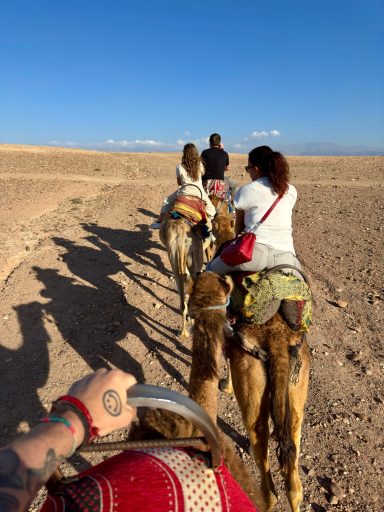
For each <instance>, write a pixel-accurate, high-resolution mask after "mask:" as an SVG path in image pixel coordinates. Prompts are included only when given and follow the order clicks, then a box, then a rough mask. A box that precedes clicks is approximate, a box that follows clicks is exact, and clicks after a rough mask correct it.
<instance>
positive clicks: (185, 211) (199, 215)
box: [172, 194, 207, 224]
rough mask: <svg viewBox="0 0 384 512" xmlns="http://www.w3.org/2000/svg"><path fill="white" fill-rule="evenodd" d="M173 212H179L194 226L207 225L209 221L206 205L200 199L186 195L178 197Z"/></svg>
mask: <svg viewBox="0 0 384 512" xmlns="http://www.w3.org/2000/svg"><path fill="white" fill-rule="evenodd" d="M172 211H175V212H177V213H178V214H179V215H181V216H182V217H185V218H186V219H188V220H189V221H191V222H193V223H194V224H198V223H199V222H202V223H205V222H206V220H207V214H206V211H205V203H204V201H203V200H202V199H200V198H198V197H194V196H189V195H185V194H182V195H179V196H177V198H176V201H175V204H174V206H173V209H172Z"/></svg>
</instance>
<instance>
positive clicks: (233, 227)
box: [231, 219, 235, 229]
mask: <svg viewBox="0 0 384 512" xmlns="http://www.w3.org/2000/svg"><path fill="white" fill-rule="evenodd" d="M231 228H232V229H235V219H231Z"/></svg>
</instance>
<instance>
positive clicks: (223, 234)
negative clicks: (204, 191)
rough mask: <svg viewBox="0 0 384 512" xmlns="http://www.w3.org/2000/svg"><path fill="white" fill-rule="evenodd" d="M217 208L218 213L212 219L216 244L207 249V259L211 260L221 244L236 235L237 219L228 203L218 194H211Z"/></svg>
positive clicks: (210, 197)
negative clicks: (229, 208)
mask: <svg viewBox="0 0 384 512" xmlns="http://www.w3.org/2000/svg"><path fill="white" fill-rule="evenodd" d="M209 199H210V200H211V201H212V203H213V205H214V206H215V208H216V215H215V218H214V220H213V221H212V232H213V234H214V236H215V238H216V242H215V244H214V245H213V244H211V245H210V246H209V247H208V248H207V249H206V256H207V260H208V261H210V260H211V259H212V258H213V256H214V254H215V252H216V250H217V249H219V247H220V246H221V244H223V243H224V242H227V241H228V240H232V238H234V237H235V219H234V216H233V214H231V213H230V212H229V211H228V203H227V202H226V201H223V200H222V199H220V198H218V197H216V196H209Z"/></svg>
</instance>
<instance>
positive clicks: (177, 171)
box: [176, 165, 181, 187]
mask: <svg viewBox="0 0 384 512" xmlns="http://www.w3.org/2000/svg"><path fill="white" fill-rule="evenodd" d="M176 181H177V184H178V186H179V187H181V177H180V167H179V166H178V165H176Z"/></svg>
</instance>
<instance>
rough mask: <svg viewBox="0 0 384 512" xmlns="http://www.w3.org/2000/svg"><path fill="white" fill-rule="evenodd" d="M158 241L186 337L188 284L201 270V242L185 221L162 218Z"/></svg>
mask: <svg viewBox="0 0 384 512" xmlns="http://www.w3.org/2000/svg"><path fill="white" fill-rule="evenodd" d="M160 240H161V241H162V243H163V245H164V246H165V247H166V249H167V253H168V258H169V261H170V264H171V267H172V272H173V275H174V277H175V281H176V286H177V291H178V293H179V297H180V314H181V316H182V328H181V336H184V337H188V336H189V330H188V320H189V317H188V282H189V281H190V279H191V278H193V277H195V276H196V275H197V273H198V272H201V271H202V268H203V254H204V248H203V242H202V240H201V238H199V237H198V236H197V235H196V234H195V233H194V232H193V231H192V228H191V226H190V225H189V224H188V222H187V221H186V220H185V219H171V218H164V220H163V222H162V224H161V227H160Z"/></svg>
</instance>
